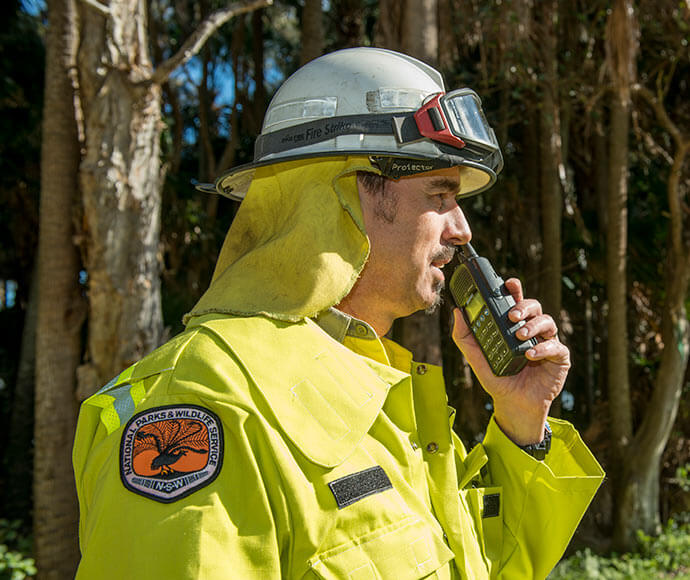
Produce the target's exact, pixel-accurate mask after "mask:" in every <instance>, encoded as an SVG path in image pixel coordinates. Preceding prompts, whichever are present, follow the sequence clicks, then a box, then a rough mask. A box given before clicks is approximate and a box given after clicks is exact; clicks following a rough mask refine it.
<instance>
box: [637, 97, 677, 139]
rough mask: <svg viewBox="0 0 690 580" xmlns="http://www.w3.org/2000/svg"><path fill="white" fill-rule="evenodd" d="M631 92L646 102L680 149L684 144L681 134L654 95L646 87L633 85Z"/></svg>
mask: <svg viewBox="0 0 690 580" xmlns="http://www.w3.org/2000/svg"><path fill="white" fill-rule="evenodd" d="M632 90H633V93H635V94H636V95H639V96H640V97H642V98H643V99H644V100H645V101H647V103H648V104H649V106H650V107H652V109H654V113H655V114H656V118H657V119H658V120H659V122H660V123H661V125H662V126H663V127H664V129H666V130H667V131H668V132H669V134H670V135H671V137H672V138H673V140H674V141H675V143H676V146H677V147H682V146H683V144H684V142H685V139H684V138H683V134H682V133H681V131H680V129H679V128H678V126H677V125H676V124H675V123H674V122H673V121H672V120H671V118H670V117H669V116H668V113H667V112H666V107H664V105H663V104H662V103H661V102H660V101H659V99H657V97H656V96H655V95H654V93H652V91H650V90H649V89H648V88H647V87H644V86H642V85H639V84H636V85H633V87H632Z"/></svg>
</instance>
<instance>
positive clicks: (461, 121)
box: [441, 91, 495, 147]
mask: <svg viewBox="0 0 690 580" xmlns="http://www.w3.org/2000/svg"><path fill="white" fill-rule="evenodd" d="M477 101H478V99H477V97H476V96H475V95H474V94H473V93H466V92H464V91H454V92H452V93H450V94H448V95H446V96H445V97H444V98H442V99H441V102H442V103H443V105H444V108H445V109H446V113H447V115H446V116H447V117H448V120H449V121H450V125H451V131H452V132H453V134H455V135H457V136H458V137H461V138H463V139H465V140H468V141H476V142H479V143H484V144H486V145H489V146H492V147H493V146H495V143H494V140H493V139H492V138H491V135H490V134H489V124H488V123H487V121H486V117H484V113H483V111H482V109H481V105H480V103H478V102H477Z"/></svg>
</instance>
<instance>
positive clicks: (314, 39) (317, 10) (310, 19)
mask: <svg viewBox="0 0 690 580" xmlns="http://www.w3.org/2000/svg"><path fill="white" fill-rule="evenodd" d="M324 44H325V43H324V31H323V10H322V8H321V0H304V8H303V9H302V50H301V52H300V65H304V64H306V63H308V62H309V61H310V60H314V59H315V58H316V57H318V56H321V55H322V54H323V50H324Z"/></svg>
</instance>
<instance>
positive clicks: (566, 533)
mask: <svg viewBox="0 0 690 580" xmlns="http://www.w3.org/2000/svg"><path fill="white" fill-rule="evenodd" d="M549 425H550V426H551V429H552V445H551V450H550V451H549V453H548V454H547V456H546V459H545V460H544V461H538V460H536V459H534V458H533V457H531V456H530V455H529V454H527V453H525V452H524V451H522V450H521V449H520V448H519V447H518V446H516V445H515V444H514V443H513V442H512V441H510V440H509V439H508V438H507V437H506V436H505V435H504V434H503V432H502V431H501V429H500V428H499V427H498V425H497V424H496V422H495V421H494V419H493V418H492V419H491V422H490V424H489V427H488V429H487V433H486V436H485V438H484V443H483V447H484V450H485V452H486V455H487V457H488V478H487V479H488V480H489V481H488V482H487V483H488V484H489V485H492V486H500V487H501V488H502V496H503V499H502V504H503V505H502V511H503V542H502V548H501V551H500V560H499V562H498V566H494V567H493V570H492V577H495V578H500V579H502V580H508V579H516V580H517V579H524V578H534V579H539V578H546V576H547V575H548V573H549V572H550V571H551V570H552V568H553V567H554V566H555V565H556V563H557V562H558V560H559V559H560V558H561V556H562V555H563V552H564V551H565V549H566V547H567V546H568V542H569V541H570V539H571V537H572V535H573V533H574V532H575V529H576V528H577V525H578V523H579V522H580V519H581V518H582V516H583V515H584V513H585V510H586V509H587V506H588V505H589V503H590V502H591V500H592V498H593V497H594V494H595V493H596V491H597V489H598V487H599V485H600V484H601V482H602V480H603V478H604V472H603V470H602V469H601V467H600V465H599V464H598V463H597V461H596V459H595V458H594V456H593V455H592V454H591V452H590V451H589V450H588V449H587V447H586V446H585V444H584V442H583V441H582V439H581V438H580V436H579V434H578V433H577V431H576V430H575V429H574V428H573V426H572V425H570V424H569V423H567V422H565V421H560V420H557V419H551V418H549Z"/></svg>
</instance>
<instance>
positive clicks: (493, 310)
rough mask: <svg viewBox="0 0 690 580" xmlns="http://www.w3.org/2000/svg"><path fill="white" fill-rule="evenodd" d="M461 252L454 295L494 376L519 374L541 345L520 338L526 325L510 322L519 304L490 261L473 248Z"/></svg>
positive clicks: (467, 247) (466, 246) (531, 340)
mask: <svg viewBox="0 0 690 580" xmlns="http://www.w3.org/2000/svg"><path fill="white" fill-rule="evenodd" d="M461 249H462V258H461V263H460V265H459V266H458V268H457V269H456V270H455V272H453V276H452V277H451V279H450V283H449V288H450V293H451V294H452V296H453V299H454V300H455V303H456V304H457V306H458V308H460V310H462V313H463V316H464V317H465V320H466V322H467V325H468V326H469V327H470V329H471V331H472V334H474V337H475V338H476V339H477V342H478V343H479V346H480V347H481V349H482V352H483V353H484V356H485V357H486V360H487V361H488V362H489V365H490V366H491V370H492V371H493V372H494V374H495V375H496V376H506V375H514V374H517V373H519V372H520V371H521V370H522V369H523V368H524V366H525V365H526V364H527V359H526V358H525V353H526V352H527V351H528V350H529V349H530V348H532V347H533V346H535V345H536V344H537V341H536V339H534V338H530V339H529V340H525V341H521V340H518V339H517V338H516V336H515V333H516V332H517V331H518V329H519V328H520V327H522V326H523V325H524V324H525V322H524V321H520V322H518V323H514V322H512V321H511V320H510V319H509V318H508V312H509V311H510V309H511V308H513V306H515V300H514V299H513V297H512V296H511V295H510V293H509V292H508V290H507V289H506V287H505V284H504V282H503V279H502V278H501V277H500V276H499V275H498V274H496V272H495V270H494V269H493V267H492V266H491V263H490V262H489V260H487V259H486V258H483V257H481V256H479V255H477V253H476V252H475V251H474V249H473V248H472V246H471V245H470V244H466V245H465V246H462V248H461Z"/></svg>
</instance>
